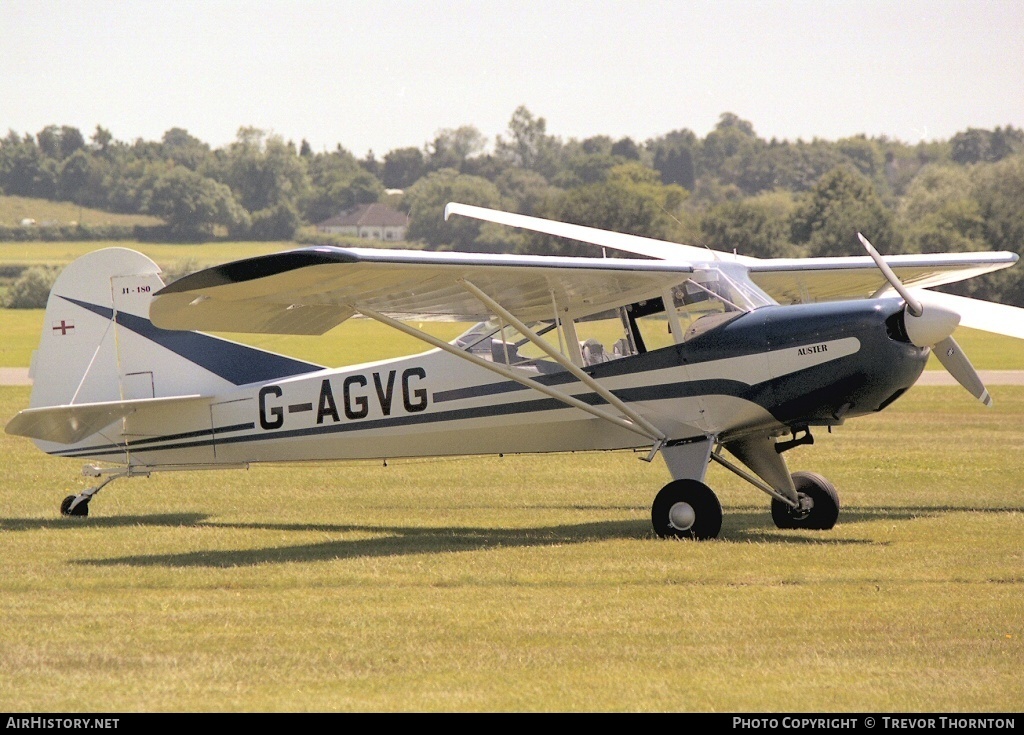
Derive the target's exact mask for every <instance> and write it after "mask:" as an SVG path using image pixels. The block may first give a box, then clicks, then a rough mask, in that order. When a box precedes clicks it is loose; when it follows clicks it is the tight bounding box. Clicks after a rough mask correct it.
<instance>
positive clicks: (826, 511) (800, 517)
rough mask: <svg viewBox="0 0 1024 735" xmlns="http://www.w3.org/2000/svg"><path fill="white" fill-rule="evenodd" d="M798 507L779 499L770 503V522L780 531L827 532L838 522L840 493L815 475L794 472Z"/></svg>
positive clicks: (822, 478) (812, 473)
mask: <svg viewBox="0 0 1024 735" xmlns="http://www.w3.org/2000/svg"><path fill="white" fill-rule="evenodd" d="M793 484H794V485H795V486H796V494H797V497H799V498H800V506H801V507H800V508H799V509H797V508H790V507H789V506H788V505H786V504H785V503H783V502H782V501H781V500H773V501H772V520H773V521H775V525H776V526H778V527H779V528H809V529H812V530H815V531H827V530H829V529H830V528H832V527H833V526H835V525H836V521H837V520H839V493H837V492H836V488H835V485H833V484H832V483H831V482H829V481H828V480H826V479H825V478H824V477H822V476H821V475H819V474H816V473H814V472H794V473H793Z"/></svg>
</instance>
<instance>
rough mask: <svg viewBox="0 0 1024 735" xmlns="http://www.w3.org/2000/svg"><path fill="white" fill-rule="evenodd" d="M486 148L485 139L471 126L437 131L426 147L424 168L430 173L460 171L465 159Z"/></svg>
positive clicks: (478, 153) (476, 154)
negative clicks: (447, 170) (444, 169)
mask: <svg viewBox="0 0 1024 735" xmlns="http://www.w3.org/2000/svg"><path fill="white" fill-rule="evenodd" d="M486 146H487V138H486V137H485V136H484V135H483V134H482V133H481V132H480V131H479V130H477V129H476V128H475V127H473V126H472V125H463V126H461V127H458V128H445V129H443V130H439V131H437V133H436V134H435V136H434V140H433V142H431V143H430V144H429V145H428V146H427V160H426V167H427V169H428V170H431V171H438V170H440V169H442V168H454V169H459V170H461V169H462V167H463V165H464V164H465V162H466V159H468V158H472V157H474V156H478V155H480V154H481V153H483V151H484V148H485V147H486Z"/></svg>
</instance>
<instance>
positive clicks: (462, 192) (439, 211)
mask: <svg viewBox="0 0 1024 735" xmlns="http://www.w3.org/2000/svg"><path fill="white" fill-rule="evenodd" d="M500 201H501V194H500V193H499V191H498V187H496V186H495V185H494V184H493V183H491V182H490V181H488V180H487V179H483V178H480V177H479V176H468V175H466V174H460V173H459V172H458V171H456V170H455V169H450V168H445V169H441V170H440V171H434V172H433V173H431V174H428V175H427V176H425V177H423V178H422V179H420V180H419V181H417V182H416V183H415V184H413V185H412V186H411V187H409V189H408V190H407V191H406V192H405V197H404V199H403V202H402V206H403V207H405V208H406V209H407V210H408V212H409V220H410V222H409V233H408V237H409V239H410V240H422V241H424V242H426V243H428V244H429V245H431V246H433V247H434V248H436V249H447V248H451V249H454V250H465V251H472V250H473V249H474V248H475V247H476V241H477V238H478V237H479V235H480V227H481V224H480V222H479V221H477V220H474V219H470V218H468V217H453V218H451V219H450V220H449V221H448V222H445V221H444V207H445V205H446V204H447V203H448V202H461V203H462V204H474V205H476V206H479V207H490V208H494V207H497V206H498V204H499V202H500Z"/></svg>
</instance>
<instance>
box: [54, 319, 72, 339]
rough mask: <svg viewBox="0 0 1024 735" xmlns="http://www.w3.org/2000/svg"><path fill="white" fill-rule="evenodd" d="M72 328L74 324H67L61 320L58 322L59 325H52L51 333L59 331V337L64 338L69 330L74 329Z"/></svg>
mask: <svg viewBox="0 0 1024 735" xmlns="http://www.w3.org/2000/svg"><path fill="white" fill-rule="evenodd" d="M74 328H75V325H74V324H69V323H67V322H66V321H64V320H63V319H61V320H60V324H56V325H54V327H53V331H54V332H56V331H57V330H58V329H59V330H60V333H61V336H64V335H65V334H67V333H68V330H69V329H74Z"/></svg>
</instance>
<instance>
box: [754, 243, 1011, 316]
mask: <svg viewBox="0 0 1024 735" xmlns="http://www.w3.org/2000/svg"><path fill="white" fill-rule="evenodd" d="M1017 257H1018V256H1017V254H1016V253H1010V252H988V253H948V254H936V255H889V256H886V258H885V262H886V263H887V264H888V265H889V267H890V268H892V270H893V272H894V273H895V274H896V275H897V276H898V277H899V279H900V281H902V282H903V284H904V285H906V286H908V287H915V288H931V287H934V286H941V285H943V284H947V283H956V282H957V281H964V280H967V279H968V278H974V277H975V276H980V275H982V274H984V273H989V272H991V271H995V270H999V269H1001V268H1008V267H1010V266H1011V265H1013V264H1014V263H1016V262H1017ZM747 267H748V268H749V272H750V280H752V281H753V282H754V283H756V284H757V285H758V286H760V287H761V288H762V289H764V291H765V292H767V293H768V294H769V295H770V296H771V297H772V298H773V299H775V300H776V301H778V302H779V303H780V304H793V303H807V302H815V301H834V300H839V299H859V298H870V297H871V296H874V295H877V294H879V293H880V292H882V291H883V290H887V287H888V282H887V281H886V280H885V276H884V275H883V274H882V272H881V271H880V270H878V267H877V266H876V265H875V263H874V261H873V260H872V259H871V258H869V257H867V256H856V257H848V258H774V259H759V260H756V261H755V262H753V263H751V262H749V261H748V263H747Z"/></svg>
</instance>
